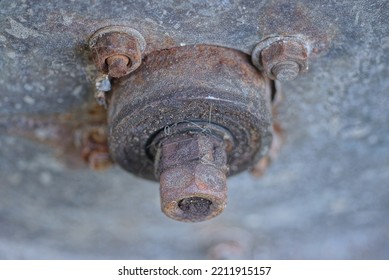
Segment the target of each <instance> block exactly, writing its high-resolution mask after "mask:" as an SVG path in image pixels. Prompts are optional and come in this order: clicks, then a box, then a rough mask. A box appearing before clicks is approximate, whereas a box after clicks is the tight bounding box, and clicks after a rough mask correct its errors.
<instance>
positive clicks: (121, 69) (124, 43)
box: [89, 26, 146, 78]
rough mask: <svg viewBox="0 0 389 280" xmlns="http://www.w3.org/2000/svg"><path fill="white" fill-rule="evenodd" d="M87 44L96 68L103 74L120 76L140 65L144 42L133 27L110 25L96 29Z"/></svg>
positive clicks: (114, 76)
mask: <svg viewBox="0 0 389 280" xmlns="http://www.w3.org/2000/svg"><path fill="white" fill-rule="evenodd" d="M89 46H90V49H91V51H92V55H93V60H94V62H95V65H96V68H97V69H98V70H99V71H100V72H102V73H103V74H108V75H109V76H111V77H113V78H121V77H124V76H126V75H128V74H129V73H131V72H133V71H135V70H136V69H137V68H138V67H139V66H140V65H141V62H142V53H143V51H144V49H145V46H146V43H145V41H144V39H143V37H142V35H141V34H140V33H139V32H137V31H136V30H134V29H131V28H127V27H122V26H110V27H106V28H103V29H100V30H98V31H97V32H96V33H95V34H94V35H93V36H92V37H91V39H90V42H89Z"/></svg>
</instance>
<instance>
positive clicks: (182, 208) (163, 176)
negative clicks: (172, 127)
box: [157, 133, 227, 222]
mask: <svg viewBox="0 0 389 280" xmlns="http://www.w3.org/2000/svg"><path fill="white" fill-rule="evenodd" d="M226 162H227V156H226V146H225V145H224V143H223V140H221V139H219V138H217V137H212V136H211V135H202V134H201V133H199V134H184V135H178V136H176V137H173V138H169V139H167V140H165V141H164V143H163V144H162V146H161V151H160V160H159V161H158V169H157V170H158V172H159V174H160V175H159V180H160V190H161V208H162V211H163V212H164V213H165V214H166V215H167V216H168V217H170V218H173V219H175V220H179V221H184V222H200V221H203V220H208V219H210V218H213V217H215V216H217V215H218V214H220V213H221V212H222V211H223V210H224V208H225V206H226V203H227V183H226V181H227V176H226V171H227V168H226Z"/></svg>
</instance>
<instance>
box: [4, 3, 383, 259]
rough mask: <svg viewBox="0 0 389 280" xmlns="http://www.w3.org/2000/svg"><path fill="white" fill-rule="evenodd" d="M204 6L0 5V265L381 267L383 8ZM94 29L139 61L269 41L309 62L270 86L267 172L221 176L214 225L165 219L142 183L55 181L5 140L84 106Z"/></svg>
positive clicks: (70, 172)
mask: <svg viewBox="0 0 389 280" xmlns="http://www.w3.org/2000/svg"><path fill="white" fill-rule="evenodd" d="M209 2H212V1H194V0H193V1H82V2H81V1H80V2H78V1H74V2H71V1H69V2H65V1H51V2H47V1H16V2H15V1H8V0H6V1H1V2H0V144H1V145H0V258H2V259H13V258H17V259H23V258H32V259H84V258H88V259H105V258H113V259H122V258H126V259H165V258H172V259H184V258H188V259H204V258H258V259H262V258H270V259H328V258H334V259H388V258H389V219H388V214H389V183H388V182H389V148H388V147H389V125H388V122H389V110H388V108H389V79H388V77H389V71H388V70H389V66H388V65H389V37H388V34H389V17H388V16H387V15H388V13H389V3H388V2H387V1H384V0H382V1H380V0H375V1H365V0H359V1H347V2H340V1H319V0H316V1H296V2H293V3H290V2H292V1H243V0H242V1H228V0H226V1H218V3H217V4H212V3H209ZM118 19H120V20H118ZM107 24H128V25H131V26H132V27H134V28H136V29H138V30H139V31H140V32H142V34H143V35H144V36H145V39H146V40H147V42H148V49H147V52H150V51H152V50H155V49H159V48H166V47H172V46H177V45H178V46H179V45H183V44H196V43H207V44H215V45H222V46H227V47H232V48H235V49H239V50H241V51H244V52H246V53H249V52H250V51H251V49H252V48H253V47H254V45H255V43H257V42H258V41H259V40H261V38H263V37H264V36H268V35H271V34H275V33H285V34H303V35H305V36H307V38H308V39H309V40H310V41H312V46H313V47H314V48H316V49H315V52H316V53H317V54H316V57H315V59H313V60H312V61H311V63H310V70H309V71H308V73H307V74H306V75H304V76H302V77H299V78H298V79H297V80H295V81H293V82H288V83H285V84H284V87H283V89H284V94H285V99H284V102H283V104H282V106H281V108H280V113H279V115H278V118H279V119H280V122H281V123H282V125H283V127H284V129H285V131H286V136H287V140H286V143H285V145H284V146H283V149H282V151H281V154H280V155H279V157H278V159H277V161H275V162H273V163H272V165H271V167H270V168H269V169H268V171H267V173H266V175H265V176H264V177H262V178H260V179H257V178H253V177H251V176H250V175H249V174H248V173H243V174H240V175H238V176H235V177H232V178H230V179H229V181H228V184H229V204H228V207H227V209H226V211H225V212H224V213H223V214H222V215H221V216H219V217H217V218H215V219H214V220H211V221H208V222H203V223H199V224H183V223H178V222H175V221H172V220H169V219H168V218H166V217H165V216H164V215H163V214H162V213H161V212H160V209H159V208H160V204H159V193H158V184H157V183H152V182H149V181H145V180H142V179H138V178H135V177H134V176H132V175H131V174H127V173H125V172H124V171H122V170H121V169H120V168H119V167H115V168H113V169H111V170H109V171H106V172H102V173H96V172H93V171H89V170H87V169H75V168H69V167H67V166H66V165H64V164H63V162H62V161H61V160H60V159H58V158H57V157H56V155H55V152H54V151H53V150H52V149H51V148H50V147H48V146H45V145H42V144H39V143H37V142H33V141H30V140H27V139H24V138H21V137H17V136H13V135H12V134H11V133H9V127H8V125H7V123H9V122H10V121H11V120H12V123H15V124H17V122H15V121H14V120H15V119H18V118H19V117H21V116H24V115H26V114H39V115H42V114H43V115H44V114H51V113H63V112H67V111H69V110H71V109H74V108H80V107H81V105H82V104H83V103H87V102H90V98H89V97H90V96H91V95H92V84H93V83H92V82H91V80H90V78H91V73H92V74H93V67H91V64H90V62H89V61H88V59H87V54H86V53H85V46H86V44H87V39H88V37H89V36H90V35H91V33H92V32H93V31H94V30H96V29H97V28H99V27H103V26H105V25H107Z"/></svg>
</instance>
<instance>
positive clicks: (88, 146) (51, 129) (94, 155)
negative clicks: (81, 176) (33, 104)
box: [0, 103, 113, 171]
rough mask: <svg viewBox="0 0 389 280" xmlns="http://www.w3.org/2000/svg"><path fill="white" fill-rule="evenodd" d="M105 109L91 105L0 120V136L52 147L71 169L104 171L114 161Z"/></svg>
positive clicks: (58, 157) (59, 158)
mask: <svg viewBox="0 0 389 280" xmlns="http://www.w3.org/2000/svg"><path fill="white" fill-rule="evenodd" d="M106 118H107V114H106V111H105V109H103V108H102V107H100V106H97V104H94V103H91V105H88V106H86V107H82V108H81V109H80V110H75V111H73V112H69V113H66V114H46V115H45V114H40V115H38V114H30V115H27V116H25V117H22V118H21V117H18V118H12V119H8V118H0V133H2V134H7V135H12V136H21V137H25V138H27V139H31V140H33V141H36V142H39V143H43V144H46V145H48V146H51V147H52V148H53V149H54V151H55V154H56V155H57V159H58V160H59V161H61V162H63V163H64V164H65V165H66V166H68V167H69V168H71V169H78V168H81V169H82V168H84V167H85V166H86V165H87V166H89V167H90V168H91V169H92V170H95V171H98V170H104V169H107V168H109V167H110V166H111V165H112V164H113V162H112V160H111V157H110V155H109V150H108V141H107V120H106Z"/></svg>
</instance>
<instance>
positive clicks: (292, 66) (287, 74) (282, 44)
mask: <svg viewBox="0 0 389 280" xmlns="http://www.w3.org/2000/svg"><path fill="white" fill-rule="evenodd" d="M252 61H253V64H254V65H256V66H257V68H258V69H259V70H261V71H263V72H264V73H265V74H266V76H267V77H269V78H270V79H273V80H279V81H289V80H293V79H295V78H296V77H297V76H298V75H299V74H300V73H303V72H306V71H307V70H308V50H307V48H306V46H305V44H304V43H303V42H302V40H299V39H297V38H294V37H284V38H282V37H272V38H269V39H266V40H264V41H262V42H261V43H259V44H258V45H257V46H256V48H255V49H254V51H253V54H252Z"/></svg>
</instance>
